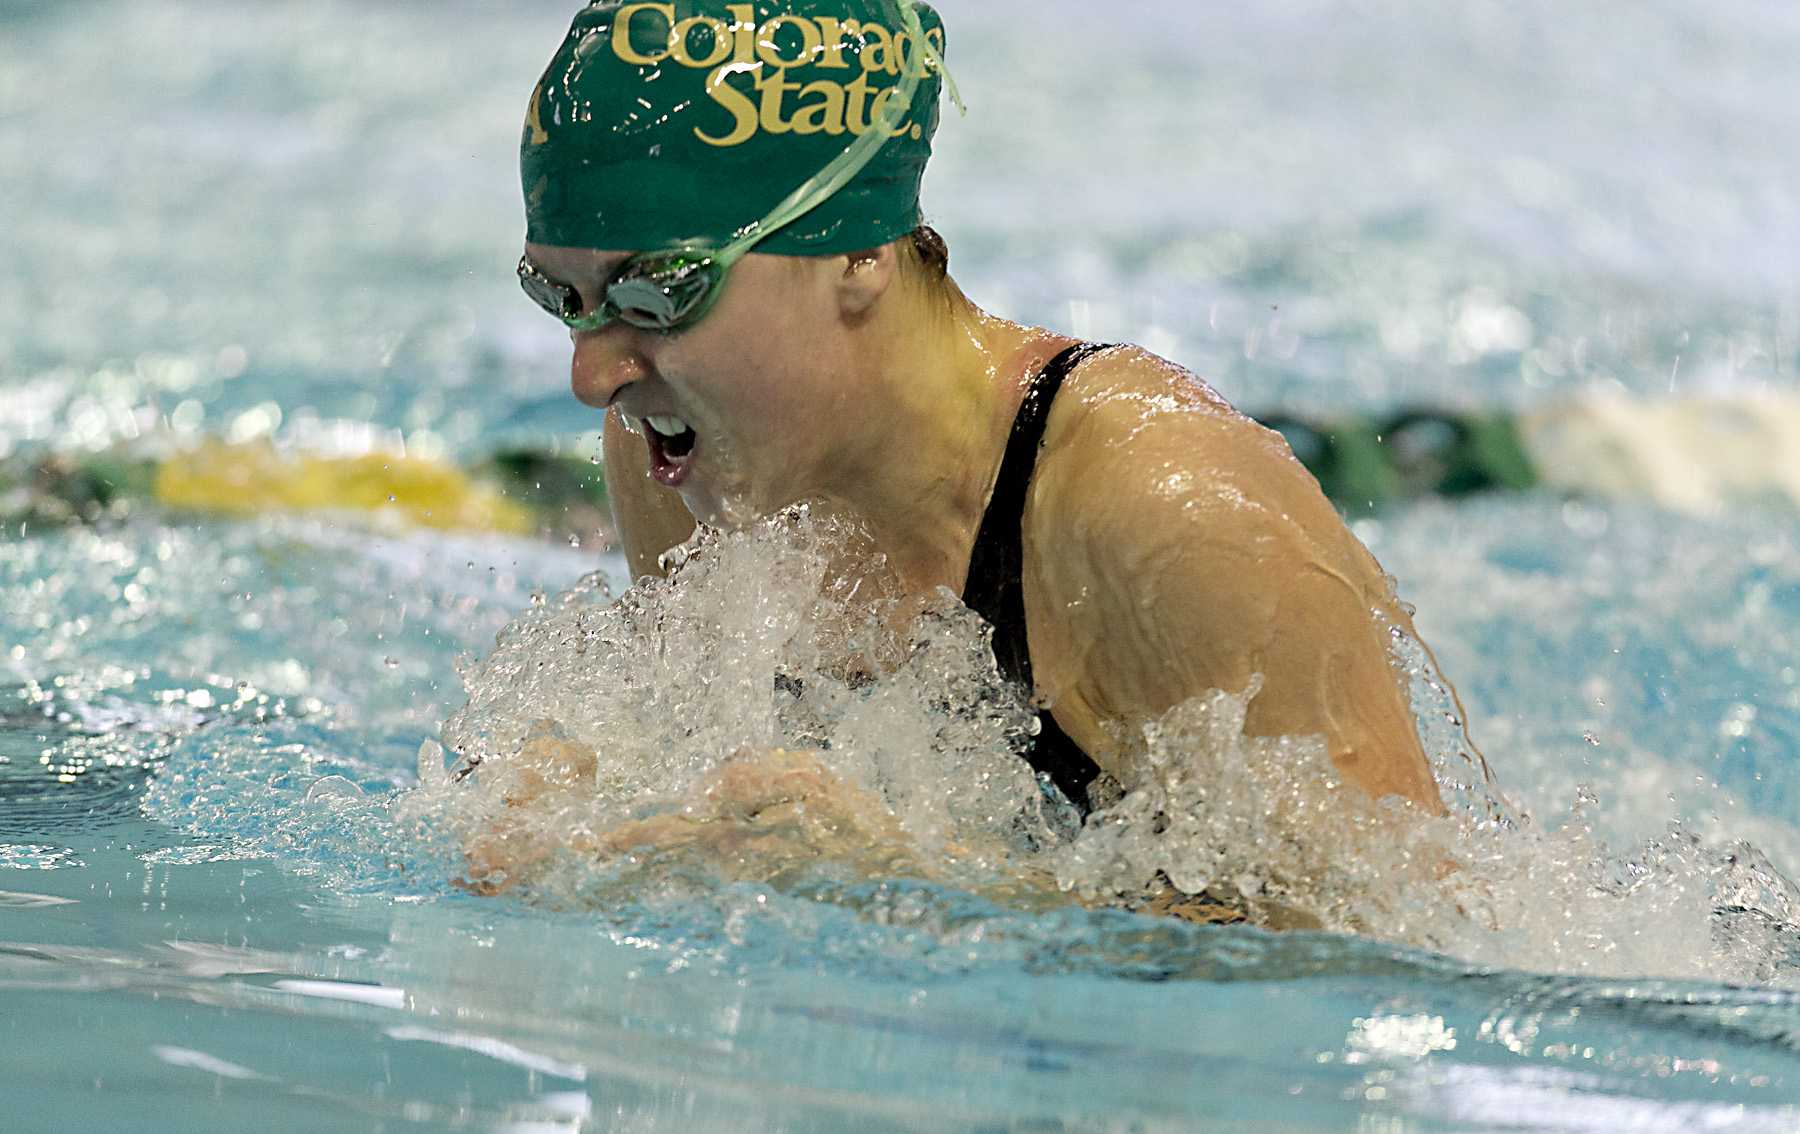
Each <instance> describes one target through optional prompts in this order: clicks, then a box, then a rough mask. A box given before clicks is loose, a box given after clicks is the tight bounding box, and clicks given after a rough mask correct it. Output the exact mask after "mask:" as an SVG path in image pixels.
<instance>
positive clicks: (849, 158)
mask: <svg viewBox="0 0 1800 1134" xmlns="http://www.w3.org/2000/svg"><path fill="white" fill-rule="evenodd" d="M894 6H895V7H896V8H898V9H899V10H900V21H901V23H903V24H905V25H906V34H907V35H909V36H911V37H912V41H913V43H915V44H917V45H919V50H920V51H921V53H922V54H923V55H924V57H925V62H926V63H927V64H928V65H929V66H928V67H921V68H918V69H917V70H916V71H915V70H914V69H913V68H910V67H904V60H902V66H903V69H904V73H903V74H902V75H901V77H900V83H899V86H898V88H897V92H896V93H897V94H898V97H890V98H888V99H887V100H886V101H884V102H883V103H882V106H881V117H880V118H879V119H878V120H877V121H875V122H871V123H870V124H869V128H868V129H867V130H865V131H864V132H863V134H862V136H861V137H860V138H858V139H856V141H854V142H852V143H850V145H849V146H848V147H846V148H845V150H844V152H843V153H841V154H839V155H838V156H837V157H835V158H833V159H832V160H831V162H830V164H828V165H826V166H825V168H824V169H821V170H820V171H819V172H817V173H815V174H813V175H812V176H811V177H809V178H807V179H806V180H805V181H803V182H801V183H800V186H799V188H797V189H795V190H794V191H793V192H792V193H789V194H788V195H787V197H786V198H785V199H784V200H783V201H782V202H781V203H780V204H779V205H776V206H775V208H774V209H773V210H771V211H770V213H769V215H768V216H766V217H764V218H763V219H761V220H759V221H757V222H755V223H754V224H752V225H751V226H750V227H749V228H746V229H745V230H744V231H743V233H742V234H740V235H739V236H738V238H737V239H736V240H733V241H732V242H731V243H730V244H727V245H726V246H725V247H723V248H721V249H719V251H717V252H716V253H714V254H713V260H714V261H715V262H717V263H718V264H719V266H720V267H722V268H730V267H731V266H732V265H733V264H735V263H737V262H738V261H739V260H741V259H743V257H744V254H745V253H747V252H749V251H750V249H752V248H754V247H756V245H757V244H758V243H760V242H761V241H762V240H763V238H764V237H767V236H769V235H771V234H773V233H776V232H779V231H780V230H781V229H783V228H786V227H787V226H788V225H790V224H793V223H794V222H795V221H797V220H799V219H800V218H801V217H803V216H805V215H806V214H807V213H810V212H811V211H812V210H814V209H816V208H818V207H819V206H820V205H822V204H824V203H825V202H826V201H828V200H830V199H831V196H832V194H834V193H836V192H837V191H838V190H839V189H842V188H843V187H844V186H846V185H848V184H849V183H850V179H851V178H853V177H855V176H856V175H857V174H858V173H861V172H862V170H863V167H864V166H866V165H868V164H869V162H871V161H873V160H874V158H875V155H876V153H878V152H879V151H880V150H881V147H882V146H884V145H886V144H887V141H888V138H889V137H890V136H891V135H892V133H893V130H894V127H895V126H897V125H899V124H900V120H901V119H902V118H904V117H906V115H907V114H908V113H909V112H910V111H911V110H912V103H913V96H914V95H915V94H917V93H918V90H919V81H920V78H921V77H922V74H923V72H925V71H926V70H928V69H929V67H936V68H937V69H938V70H939V72H940V73H941V74H943V76H944V78H945V80H946V82H947V83H948V85H949V88H950V91H951V98H953V99H954V100H955V102H956V105H957V108H958V109H959V110H961V111H963V113H965V114H966V113H967V112H968V110H967V108H966V107H964V106H963V102H962V98H961V96H960V95H959V94H957V93H956V81H955V80H954V79H951V78H950V72H949V70H948V68H946V67H945V66H944V57H943V55H942V54H940V53H939V52H938V50H937V48H935V47H933V46H932V45H931V41H930V40H929V39H926V38H925V28H924V26H923V25H922V24H920V23H919V13H918V12H917V11H916V10H915V9H914V7H913V0H894Z"/></svg>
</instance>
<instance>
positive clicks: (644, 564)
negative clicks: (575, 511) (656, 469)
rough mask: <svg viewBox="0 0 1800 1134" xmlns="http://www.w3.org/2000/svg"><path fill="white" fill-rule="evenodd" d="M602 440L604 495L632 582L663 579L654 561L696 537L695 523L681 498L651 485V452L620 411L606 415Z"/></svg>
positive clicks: (675, 493) (669, 489)
mask: <svg viewBox="0 0 1800 1134" xmlns="http://www.w3.org/2000/svg"><path fill="white" fill-rule="evenodd" d="M602 438H603V440H602V448H601V452H602V454H603V455H604V458H605V465H606V495H607V498H608V499H609V500H610V501H611V502H612V513H613V525H614V526H615V527H616V528H617V529H618V531H619V540H620V542H621V543H622V544H624V550H625V561H626V563H627V564H628V565H629V566H630V568H631V577H632V578H634V579H640V578H643V577H644V576H645V575H661V574H662V573H663V570H662V567H661V565H660V564H659V563H658V562H657V560H658V559H659V558H660V557H661V555H662V553H663V552H665V551H667V550H669V548H671V547H674V546H675V545H677V544H680V543H684V542H686V541H687V539H688V537H689V536H691V535H693V534H694V517H693V516H692V515H690V514H689V513H688V510H687V506H686V505H684V504H682V502H681V495H680V494H679V493H677V492H676V491H675V490H674V489H671V488H664V487H663V486H662V485H660V484H658V483H656V482H655V481H654V480H651V479H650V454H649V451H648V450H647V449H646V448H645V445H644V442H643V439H642V438H640V437H635V436H633V435H632V434H631V433H630V432H629V431H627V430H626V428H625V423H624V420H623V419H622V418H620V416H619V411H618V410H616V409H615V410H609V411H608V412H607V414H606V425H605V430H604V433H603V434H602Z"/></svg>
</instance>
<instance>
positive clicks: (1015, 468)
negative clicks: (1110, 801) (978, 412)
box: [963, 343, 1109, 817]
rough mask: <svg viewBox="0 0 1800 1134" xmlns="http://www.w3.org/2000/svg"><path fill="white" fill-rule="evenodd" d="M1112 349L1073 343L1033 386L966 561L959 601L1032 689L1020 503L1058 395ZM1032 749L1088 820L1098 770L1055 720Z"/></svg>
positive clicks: (1012, 676)
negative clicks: (988, 627) (987, 627)
mask: <svg viewBox="0 0 1800 1134" xmlns="http://www.w3.org/2000/svg"><path fill="white" fill-rule="evenodd" d="M1107 349H1109V346H1108V345H1107V344H1098V343H1077V344H1076V345H1075V346H1072V347H1070V348H1068V349H1067V350H1065V351H1063V352H1062V353H1061V354H1059V355H1057V356H1056V357H1055V358H1053V359H1051V360H1050V363H1049V365H1047V366H1045V367H1044V369H1043V370H1042V371H1040V372H1039V373H1038V375H1037V376H1036V377H1035V378H1033V379H1032V382H1031V388H1030V389H1029V390H1027V391H1026V392H1025V400H1024V402H1023V403H1021V404H1020V406H1019V413H1018V416H1016V417H1014V418H1013V427H1012V436H1011V437H1010V438H1008V439H1007V442H1006V455H1005V456H1004V457H1003V458H1001V461H1000V476H999V478H998V479H997V480H996V481H995V482H994V495H993V496H992V498H990V499H989V501H988V508H987V514H986V515H984V516H983V517H982V518H981V531H980V534H978V535H977V536H976V537H975V553H974V555H973V556H971V557H970V559H969V580H968V583H967V584H965V585H964V587H963V601H964V602H965V603H967V604H968V606H969V608H970V609H971V610H973V611H974V612H975V613H976V614H979V615H981V617H983V618H984V619H986V620H987V621H988V622H989V623H991V624H992V625H993V627H994V659H995V660H996V661H997V662H999V664H1000V673H1001V675H1002V676H1004V677H1005V678H1007V679H1008V680H1009V681H1015V682H1018V683H1020V684H1022V685H1024V686H1025V688H1026V690H1027V691H1028V692H1030V691H1032V690H1033V689H1034V686H1033V684H1032V678H1031V647H1030V644H1029V643H1028V642H1027V640H1026V636H1025V589H1024V585H1023V582H1022V580H1021V571H1022V569H1023V567H1024V562H1025V554H1024V547H1023V540H1024V532H1023V530H1022V521H1023V520H1024V518H1025V496H1026V491H1027V489H1029V488H1030V487H1031V476H1032V473H1033V472H1034V471H1035V470H1036V468H1037V458H1038V450H1039V449H1040V448H1042V446H1043V443H1044V426H1045V423H1047V422H1048V421H1049V420H1050V406H1051V404H1052V403H1053V402H1055V401H1056V394H1057V391H1059V390H1060V389H1062V384H1063V379H1065V378H1067V377H1068V376H1069V375H1070V374H1071V373H1072V372H1073V371H1074V370H1075V368H1076V367H1077V366H1080V365H1081V364H1082V363H1083V362H1086V361H1087V360H1088V358H1089V357H1090V356H1091V355H1094V354H1097V353H1098V352H1100V351H1103V350H1107ZM1039 723H1040V725H1041V728H1040V729H1039V732H1038V735H1037V738H1036V742H1035V743H1034V744H1033V746H1032V748H1031V751H1030V752H1029V753H1027V755H1026V759H1028V760H1030V761H1031V766H1032V767H1033V768H1035V769H1037V770H1038V771H1040V772H1042V773H1044V774H1045V775H1047V776H1049V777H1050V781H1051V782H1052V783H1054V784H1055V785H1056V786H1057V788H1059V789H1060V790H1061V791H1062V793H1063V794H1064V795H1066V796H1068V797H1069V801H1070V802H1071V803H1073V804H1074V805H1075V807H1076V808H1077V809H1078V810H1079V811H1080V812H1081V813H1082V815H1083V816H1084V817H1085V816H1086V815H1087V813H1088V794H1087V788H1088V785H1089V784H1090V783H1092V782H1093V780H1094V777H1096V776H1098V775H1099V774H1100V768H1099V766H1098V765H1096V764H1095V763H1094V762H1093V760H1091V759H1089V758H1088V754H1087V753H1086V752H1083V751H1082V750H1081V746H1080V745H1078V744H1076V743H1075V742H1074V740H1072V739H1070V737H1069V735H1068V734H1067V733H1065V732H1063V730H1062V729H1061V728H1060V727H1058V726H1057V723H1056V720H1055V718H1053V717H1051V716H1050V714H1049V713H1044V714H1042V715H1041V716H1040V718H1039Z"/></svg>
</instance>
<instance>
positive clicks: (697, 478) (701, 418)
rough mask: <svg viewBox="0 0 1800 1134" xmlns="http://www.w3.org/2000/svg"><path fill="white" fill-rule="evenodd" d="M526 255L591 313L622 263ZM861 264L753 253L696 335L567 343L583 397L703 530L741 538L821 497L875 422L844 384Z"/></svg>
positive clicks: (864, 283)
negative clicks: (644, 457) (639, 447)
mask: <svg viewBox="0 0 1800 1134" xmlns="http://www.w3.org/2000/svg"><path fill="white" fill-rule="evenodd" d="M526 255H527V256H529V257H530V259H531V261H532V262H533V263H534V264H535V265H536V266H537V268H538V269H539V270H540V271H541V272H542V273H543V274H544V275H545V276H547V277H549V278H550V279H552V280H554V281H556V282H559V283H563V284H566V285H568V286H569V287H572V288H574V289H575V291H576V292H577V293H578V294H579V295H580V297H581V301H582V309H583V310H586V311H591V310H594V309H595V308H596V307H597V305H598V304H599V303H600V297H601V293H602V290H603V289H604V287H605V285H606V282H607V280H608V279H609V278H610V277H611V276H612V274H613V272H614V271H615V270H616V269H617V268H618V266H619V265H620V264H621V263H622V262H623V261H624V260H625V258H626V256H627V255H628V253H626V252H608V251H595V250H592V249H581V248H564V247H553V246H548V245H540V244H528V245H526ZM861 263H862V261H860V260H859V258H858V257H855V256H825V257H793V256H767V255H760V254H755V253H753V254H751V255H749V256H746V257H745V258H744V259H743V260H741V261H739V262H738V263H737V264H736V265H735V266H734V267H733V268H732V269H731V272H730V275H729V276H728V277H727V279H726V282H725V285H724V288H723V290H722V292H721V293H720V295H719V298H718V301H717V303H716V304H715V305H714V306H713V308H712V310H711V311H709V312H708V313H707V314H706V315H705V316H704V317H703V318H702V319H700V320H699V321H698V322H697V323H694V324H693V325H692V326H690V327H687V328H685V329H682V330H679V331H676V332H673V333H660V332H657V331H651V330H644V329H642V328H638V327H633V326H631V325H630V324H628V323H624V322H619V321H615V322H613V323H611V324H609V325H607V326H605V327H603V328H601V329H599V330H595V331H573V332H571V334H570V337H571V339H572V341H573V343H574V347H575V353H574V360H573V363H572V365H571V371H570V382H571V385H572V386H573V388H574V392H575V396H576V397H577V398H579V399H581V401H583V402H585V403H587V404H588V405H591V406H596V407H614V408H617V409H618V410H620V412H621V413H623V414H624V416H625V419H626V422H627V424H628V426H629V427H630V428H631V429H632V430H633V431H635V432H637V433H639V434H640V435H642V436H643V437H644V443H645V445H646V447H647V448H648V449H649V451H650V463H651V475H652V476H653V477H655V479H657V480H658V481H660V482H661V483H663V484H665V485H667V486H669V487H672V488H675V489H676V490H678V491H679V492H680V493H681V496H682V499H683V501H684V502H685V503H686V504H687V506H688V510H689V511H691V512H693V514H694V516H695V517H696V518H697V519H699V520H702V521H704V522H707V523H711V524H715V525H720V526H727V527H729V526H736V525H738V524H741V523H743V522H745V521H747V520H749V519H751V518H753V517H754V516H757V515H763V514H767V513H768V512H770V511H773V510H775V509H777V508H780V507H782V506H784V505H786V504H789V503H792V502H793V501H795V500H799V499H803V498H806V497H809V496H816V495H820V494H824V493H827V492H829V490H830V486H831V482H832V479H833V478H834V477H835V476H837V475H841V473H842V472H843V470H844V468H845V467H846V465H847V464H849V463H853V459H854V452H853V449H854V445H853V441H852V439H853V438H854V437H856V436H857V435H858V433H859V431H860V428H861V427H862V425H863V423H864V422H865V420H866V418H867V416H868V415H869V412H870V410H869V406H868V405H867V403H868V400H869V399H868V398H867V396H866V394H867V392H866V391H859V390H857V389H856V388H854V384H853V383H852V382H850V381H848V379H849V377H850V376H851V375H854V374H855V373H857V368H856V367H855V365H854V364H853V355H852V352H851V345H852V344H851V338H850V335H849V330H850V322H851V320H850V318H849V317H850V316H853V315H854V314H855V313H856V310H858V309H859V307H858V305H859V304H860V303H861V301H862V298H863V297H862V296H861V295H860V293H857V294H851V295H849V296H847V295H846V287H847V286H848V287H850V289H851V290H852V292H855V291H856V289H858V288H862V289H866V288H867V287H868V286H869V284H870V280H869V278H868V277H869V275H870V273H868V272H866V271H862V270H860V266H861ZM847 299H849V300H850V301H851V302H850V303H849V305H848V308H847V303H846V300H847ZM689 431H691V432H689Z"/></svg>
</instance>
